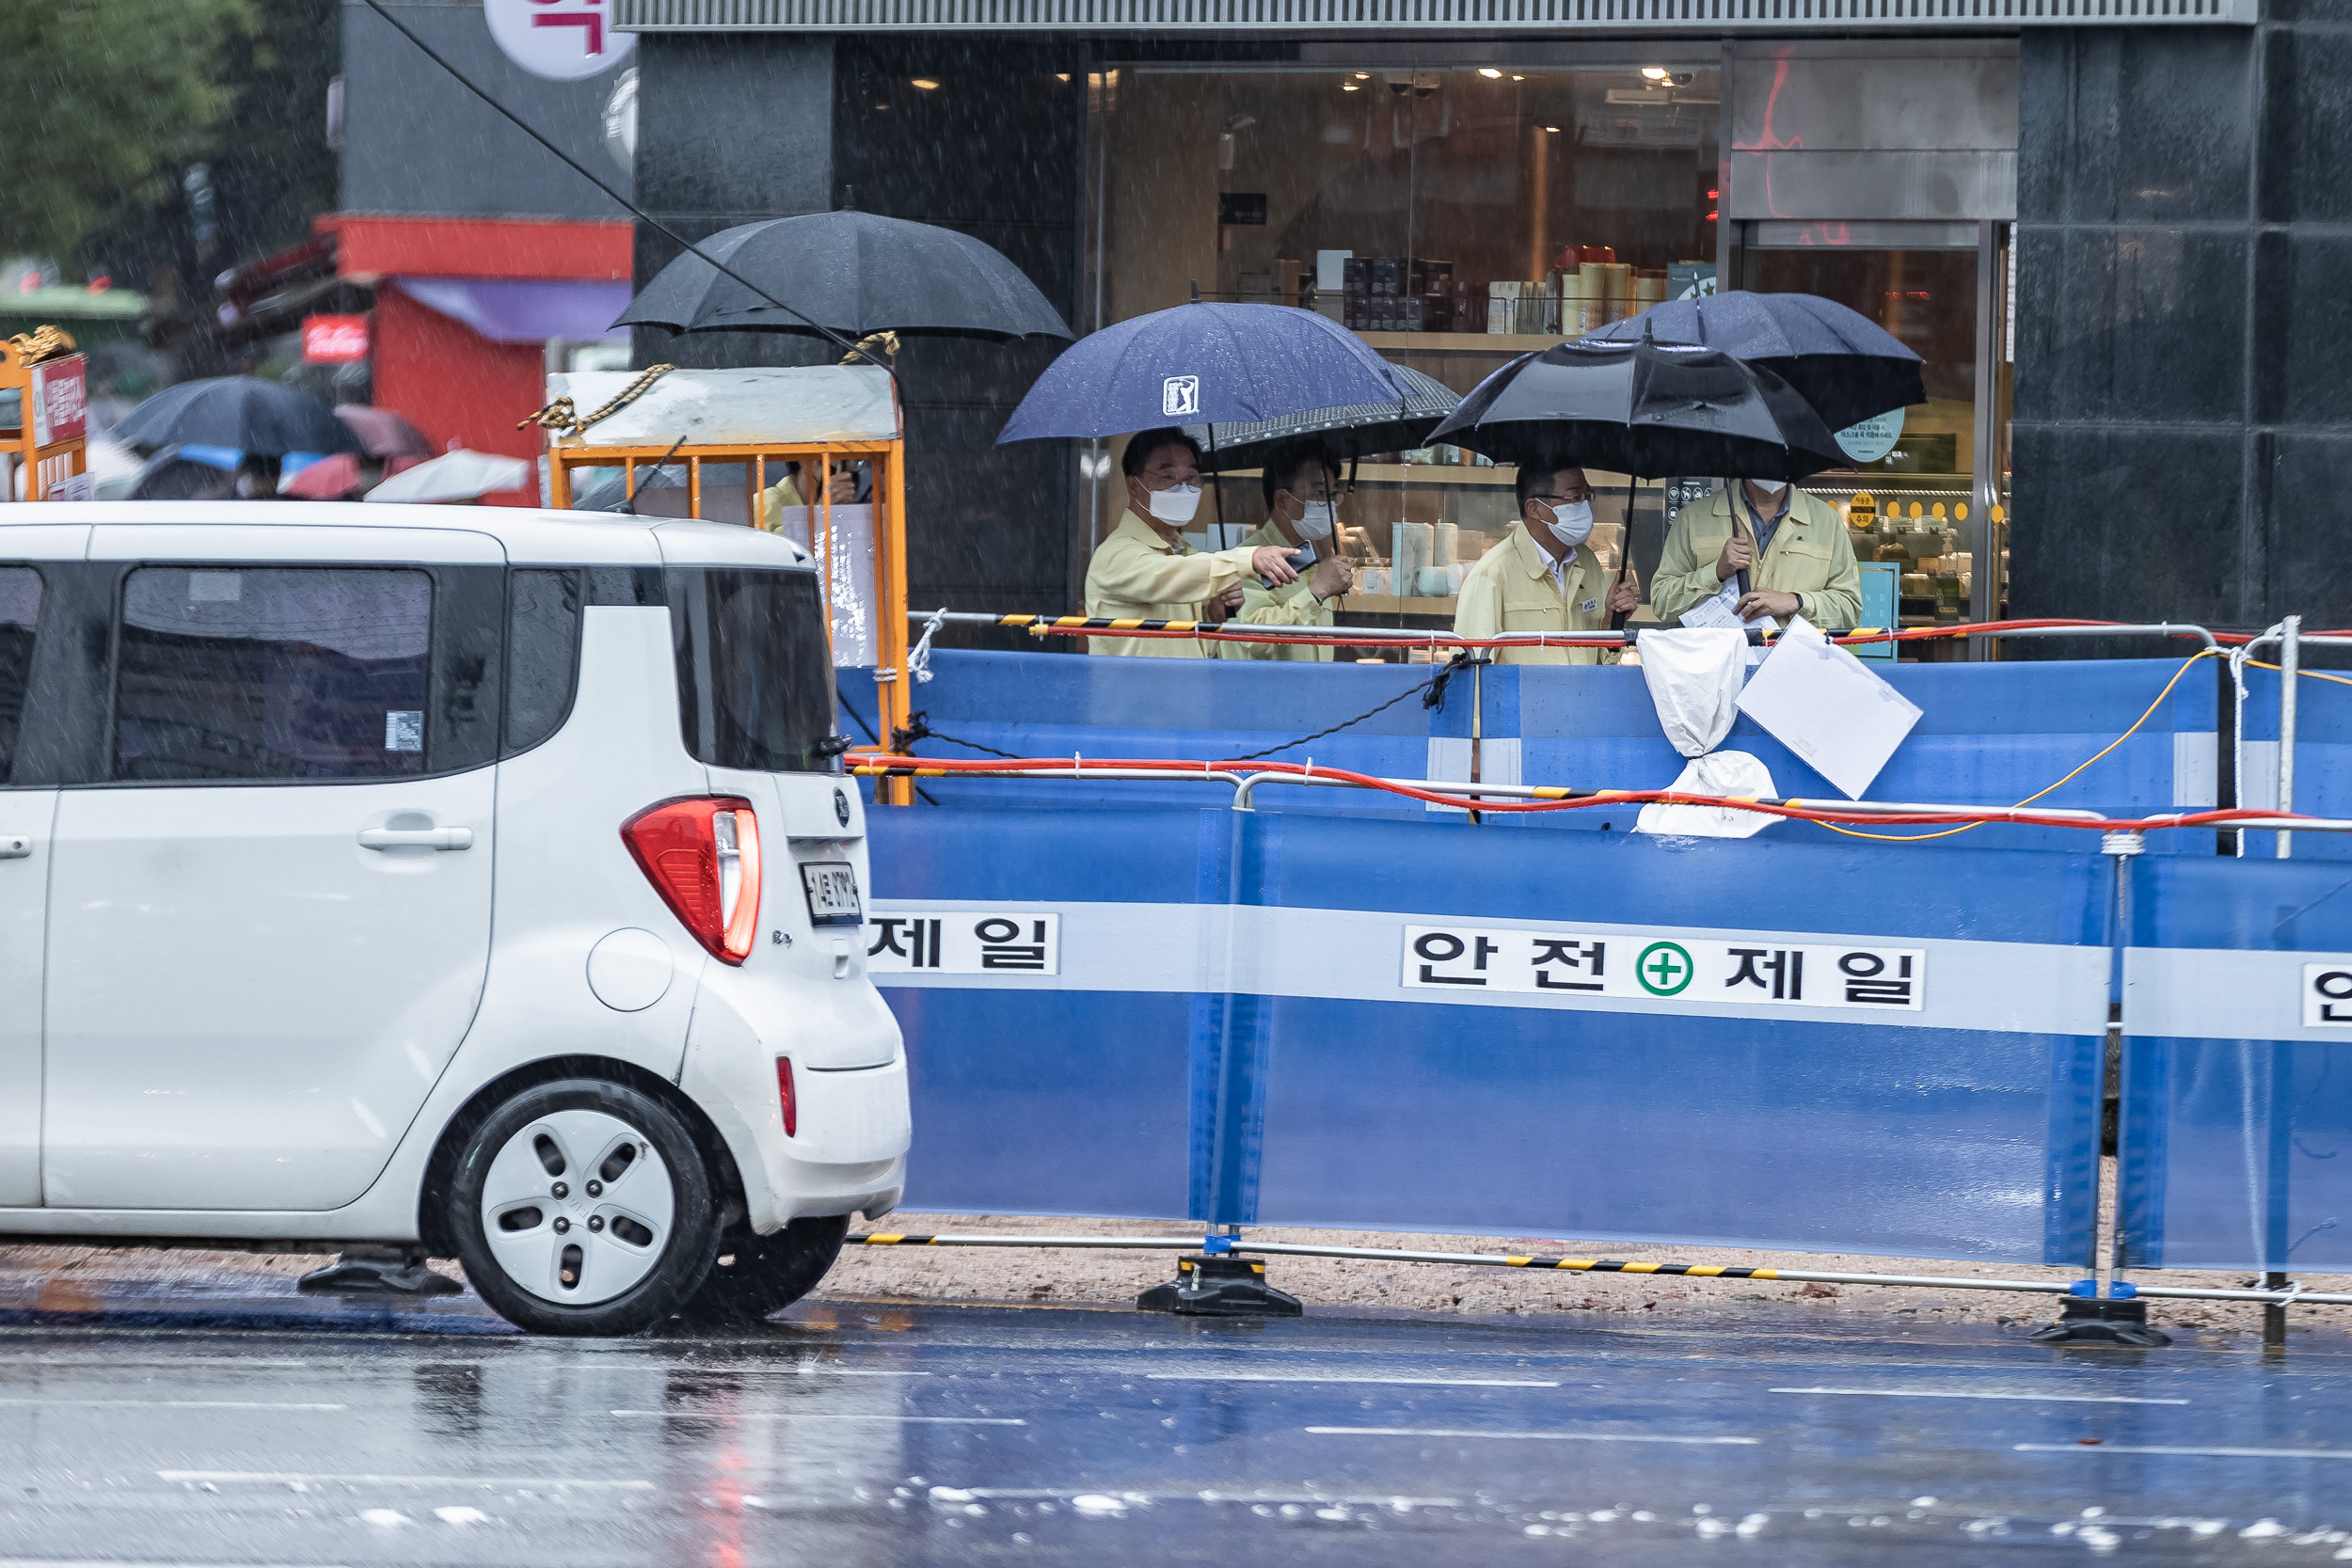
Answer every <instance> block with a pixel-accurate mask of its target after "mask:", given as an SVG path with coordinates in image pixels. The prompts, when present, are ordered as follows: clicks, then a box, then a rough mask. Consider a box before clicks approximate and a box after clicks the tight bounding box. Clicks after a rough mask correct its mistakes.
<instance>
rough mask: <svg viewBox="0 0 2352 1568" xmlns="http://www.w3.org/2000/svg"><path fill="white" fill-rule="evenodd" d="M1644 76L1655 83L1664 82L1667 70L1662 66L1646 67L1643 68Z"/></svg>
mask: <svg viewBox="0 0 2352 1568" xmlns="http://www.w3.org/2000/svg"><path fill="white" fill-rule="evenodd" d="M1642 74H1643V75H1645V76H1646V77H1648V78H1649V79H1650V80H1651V81H1653V82H1662V81H1664V80H1665V79H1666V68H1665V67H1664V66H1662V65H1645V66H1644V67H1643V68H1642Z"/></svg>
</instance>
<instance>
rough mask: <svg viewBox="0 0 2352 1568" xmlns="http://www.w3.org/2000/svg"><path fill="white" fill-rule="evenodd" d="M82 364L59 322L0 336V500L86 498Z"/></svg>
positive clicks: (85, 386)
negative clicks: (10, 335) (0, 337)
mask: <svg viewBox="0 0 2352 1568" xmlns="http://www.w3.org/2000/svg"><path fill="white" fill-rule="evenodd" d="M87 365H88V362H87V360H85V359H84V358H83V357H82V356H80V355H79V354H76V353H74V352H73V340H72V337H71V336H69V335H68V334H67V333H66V332H64V331H63V330H62V329H60V328H58V327H55V326H43V327H39V328H36V329H35V330H33V331H31V332H20V333H18V334H17V335H16V336H15V337H13V338H9V339H7V340H5V341H0V499H22V500H31V501H39V500H87V499H90V491H89V483H90V481H89V452H88V446H89V435H88V431H89V375H88V369H87Z"/></svg>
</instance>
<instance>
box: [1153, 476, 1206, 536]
mask: <svg viewBox="0 0 2352 1568" xmlns="http://www.w3.org/2000/svg"><path fill="white" fill-rule="evenodd" d="M1198 511H1200V486H1199V485H1198V484H1179V485H1177V486H1176V487H1175V488H1174V489H1172V490H1154V491H1152V516H1154V517H1157V518H1158V519H1159V520H1160V521H1161V522H1164V523H1175V524H1178V525H1180V526H1181V525H1183V524H1184V523H1188V522H1191V521H1192V515H1193V514H1194V513H1196V512H1198Z"/></svg>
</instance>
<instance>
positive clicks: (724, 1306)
mask: <svg viewBox="0 0 2352 1568" xmlns="http://www.w3.org/2000/svg"><path fill="white" fill-rule="evenodd" d="M849 1233H850V1216H849V1215H847V1214H829V1215H826V1216H823V1217H821V1218H815V1219H798V1220H794V1221H792V1222H791V1223H790V1224H789V1225H787V1226H784V1227H780V1228H778V1229H776V1230H772V1231H771V1232H769V1233H768V1234H767V1235H765V1236H755V1235H753V1234H752V1233H751V1232H750V1231H748V1230H738V1231H736V1232H734V1233H733V1234H731V1235H729V1236H728V1237H727V1239H726V1240H725V1241H724V1242H723V1243H721V1244H720V1248H719V1259H718V1261H717V1262H716V1263H714V1264H713V1265H712V1267H711V1270H710V1273H709V1274H708V1275H705V1276H704V1278H703V1283H702V1289H701V1290H699V1291H695V1292H694V1294H693V1297H692V1299H691V1300H690V1301H688V1302H687V1304H686V1306H685V1307H683V1308H682V1309H681V1310H680V1312H679V1314H678V1315H679V1316H680V1317H681V1318H683V1319H685V1320H686V1321H687V1322H689V1323H694V1324H697V1325H707V1326H710V1327H717V1328H744V1327H749V1326H751V1325H752V1324H755V1323H762V1322H764V1321H766V1320H767V1319H768V1318H769V1317H770V1316H771V1315H772V1314H774V1313H777V1312H780V1311H782V1310H783V1309H784V1308H786V1307H789V1306H791V1305H792V1304H793V1303H794V1302H796V1301H798V1300H800V1299H801V1298H802V1297H803V1296H804V1295H806V1294H808V1293H809V1291H813V1290H815V1289H816V1288H817V1282H818V1280H820V1279H822V1278H824V1277H825V1271H826V1270H828V1269H830V1268H832V1267H833V1262H834V1259H836V1258H838V1257H840V1256H841V1243H842V1239H843V1238H844V1237H846V1236H848V1235H849Z"/></svg>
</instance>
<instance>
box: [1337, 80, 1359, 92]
mask: <svg viewBox="0 0 2352 1568" xmlns="http://www.w3.org/2000/svg"><path fill="white" fill-rule="evenodd" d="M1340 90H1341V91H1342V92H1358V91H1360V90H1362V89H1360V88H1359V87H1357V86H1356V84H1355V83H1353V82H1342V83H1341V84H1340Z"/></svg>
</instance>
